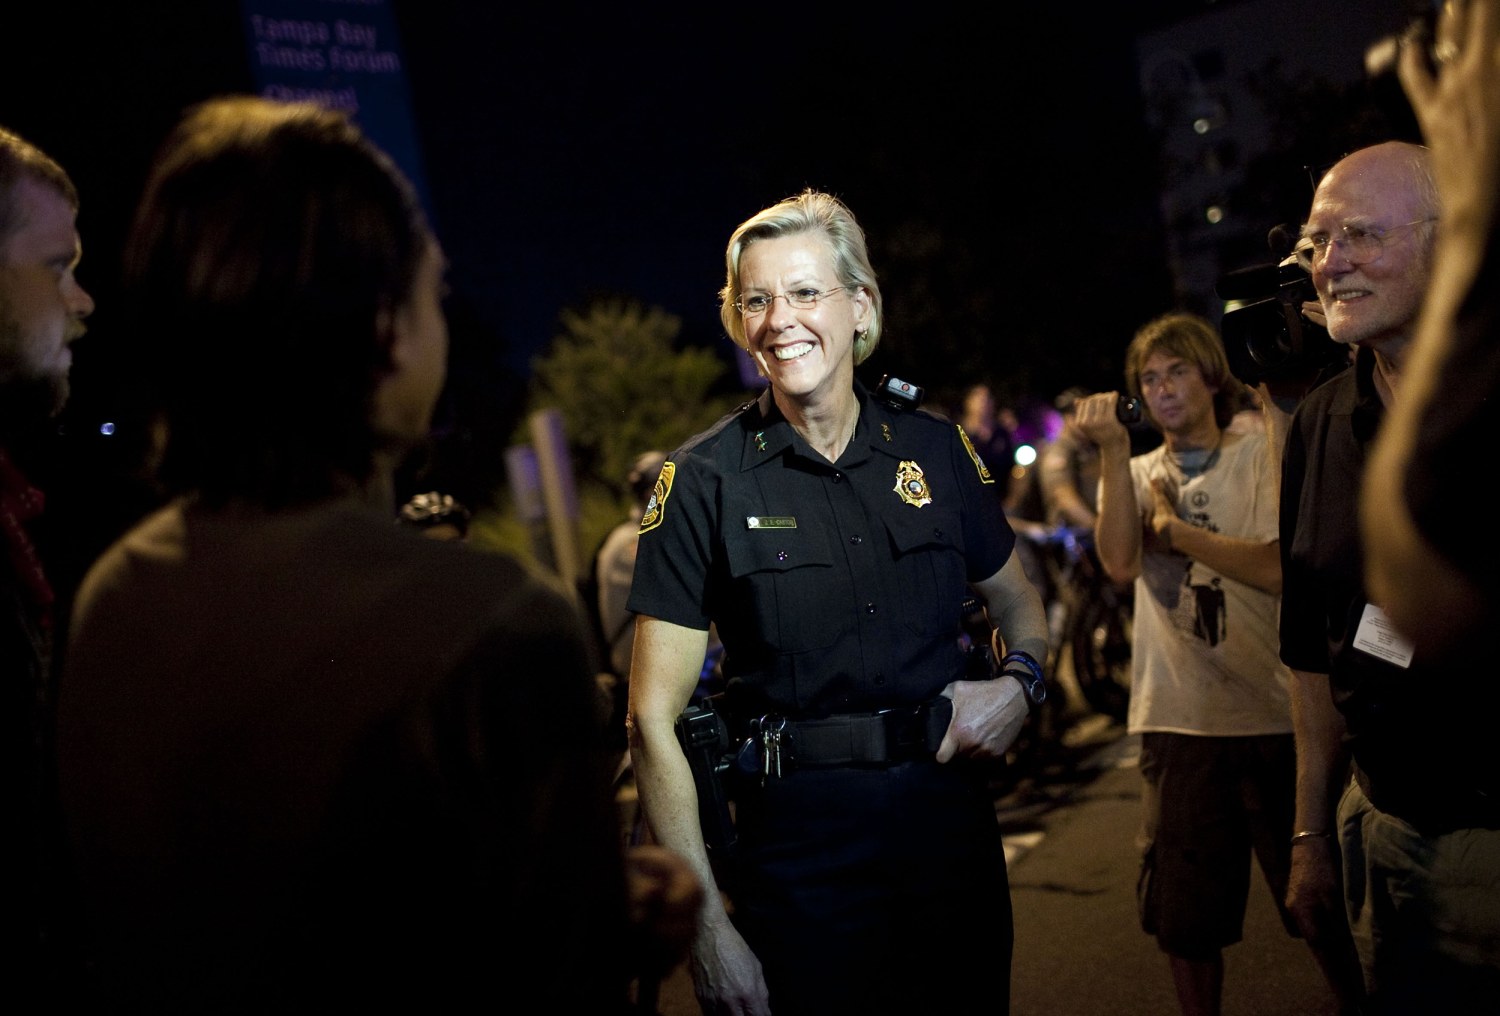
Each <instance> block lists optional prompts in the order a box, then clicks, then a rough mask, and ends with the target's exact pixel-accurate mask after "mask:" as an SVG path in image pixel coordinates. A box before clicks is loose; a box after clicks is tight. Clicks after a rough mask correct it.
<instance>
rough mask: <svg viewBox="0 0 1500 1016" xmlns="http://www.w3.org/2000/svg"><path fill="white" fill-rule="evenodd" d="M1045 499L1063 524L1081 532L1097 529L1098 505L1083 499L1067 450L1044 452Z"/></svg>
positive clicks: (1051, 447) (1057, 447)
mask: <svg viewBox="0 0 1500 1016" xmlns="http://www.w3.org/2000/svg"><path fill="white" fill-rule="evenodd" d="M1039 475H1040V476H1041V480H1042V500H1043V501H1045V502H1048V503H1050V504H1051V505H1052V506H1053V507H1054V508H1056V509H1057V513H1058V515H1059V516H1060V517H1061V521H1062V522H1063V523H1065V524H1066V525H1070V526H1076V527H1077V528H1079V529H1087V530H1088V531H1090V532H1093V529H1094V522H1095V516H1094V506H1093V505H1091V504H1089V503H1088V502H1087V501H1085V500H1084V499H1083V494H1082V493H1081V492H1080V491H1079V490H1078V484H1077V483H1075V482H1074V480H1073V468H1072V464H1071V463H1070V462H1069V459H1068V452H1067V449H1066V447H1064V446H1061V445H1058V444H1052V445H1049V446H1048V448H1047V450H1046V451H1044V452H1043V453H1042V463H1041V470H1040V474H1039Z"/></svg>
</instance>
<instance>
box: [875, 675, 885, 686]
mask: <svg viewBox="0 0 1500 1016" xmlns="http://www.w3.org/2000/svg"><path fill="white" fill-rule="evenodd" d="M875 683H876V684H885V675H884V674H876V675H875Z"/></svg>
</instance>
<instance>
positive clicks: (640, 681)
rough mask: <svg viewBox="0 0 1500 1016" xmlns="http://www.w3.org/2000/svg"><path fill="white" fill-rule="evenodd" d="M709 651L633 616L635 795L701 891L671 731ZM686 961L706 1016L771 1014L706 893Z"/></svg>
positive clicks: (698, 852)
mask: <svg viewBox="0 0 1500 1016" xmlns="http://www.w3.org/2000/svg"><path fill="white" fill-rule="evenodd" d="M707 649H708V632H706V631H699V630H697V629H696V628H684V627H682V626H681V625H675V624H671V623H669V622H667V621H663V620H660V619H658V618H654V617H648V616H644V615H642V616H641V617H639V618H638V619H637V620H636V633H635V649H634V653H633V655H632V657H631V664H630V711H629V716H628V718H627V721H626V723H627V729H628V730H629V734H630V755H631V764H632V766H633V767H634V769H635V780H636V788H637V790H638V792H639V793H640V799H641V808H642V810H643V811H644V812H645V815H646V820H647V822H648V823H650V826H651V833H652V835H653V836H654V837H655V839H656V841H657V842H658V843H660V844H661V845H662V846H664V847H667V848H669V849H671V850H674V851H676V852H677V853H678V854H680V855H681V856H682V857H683V858H685V859H686V860H687V862H688V864H689V866H690V867H691V868H692V869H693V873H694V874H695V875H697V877H698V879H699V880H700V881H701V882H702V883H703V885H704V886H705V887H714V886H716V885H717V883H716V881H715V879H714V874H713V869H712V866H711V865H710V864H709V860H708V849H707V847H705V846H704V842H703V830H702V827H701V826H700V825H699V822H698V793H697V789H696V787H695V786H694V785H693V775H692V771H691V770H690V769H689V768H688V762H687V757H686V756H685V755H683V753H682V747H681V745H680V744H678V742H677V735H676V732H675V729H674V725H675V723H676V721H677V717H678V715H679V714H680V713H681V712H682V710H683V709H684V708H685V707H686V706H687V704H688V702H689V700H690V699H691V698H692V694H693V689H694V688H696V687H697V684H698V673H699V668H700V667H701V666H702V664H703V657H704V654H705V652H706V651H707ZM691 954H692V960H693V963H692V974H693V986H694V989H695V990H696V992H697V994H698V1001H699V1003H700V1005H702V1007H703V1009H704V1011H705V1012H707V1013H716V1012H735V1013H741V1012H743V1013H764V1012H768V1011H769V1009H768V995H767V993H766V986H765V981H764V980H763V979H762V976H761V972H760V962H759V961H758V960H757V959H756V958H755V955H754V954H753V953H752V952H751V951H750V948H749V947H748V946H747V945H746V944H745V941H744V939H743V938H741V937H740V934H739V932H738V931H736V930H735V928H734V926H733V925H732V924H730V922H729V915H728V912H727V911H726V910H725V907H724V900H723V897H722V895H721V894H720V893H719V892H717V891H714V890H713V889H712V888H710V889H709V891H707V892H705V893H704V898H703V906H702V909H701V911H700V913H699V921H698V932H697V935H696V936H695V937H694V940H693V944H692V948H691Z"/></svg>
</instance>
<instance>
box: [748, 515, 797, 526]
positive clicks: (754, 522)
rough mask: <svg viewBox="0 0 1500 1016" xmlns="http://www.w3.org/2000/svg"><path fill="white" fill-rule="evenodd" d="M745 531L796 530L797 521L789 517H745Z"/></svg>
mask: <svg viewBox="0 0 1500 1016" xmlns="http://www.w3.org/2000/svg"><path fill="white" fill-rule="evenodd" d="M745 528H746V529H796V528H797V520H796V519H795V518H794V517H792V516H791V515H747V516H745Z"/></svg>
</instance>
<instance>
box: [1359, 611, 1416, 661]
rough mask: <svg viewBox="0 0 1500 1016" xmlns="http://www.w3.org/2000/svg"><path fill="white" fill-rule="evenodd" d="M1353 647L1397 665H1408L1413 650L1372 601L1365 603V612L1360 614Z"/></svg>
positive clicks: (1383, 612) (1404, 637)
mask: <svg viewBox="0 0 1500 1016" xmlns="http://www.w3.org/2000/svg"><path fill="white" fill-rule="evenodd" d="M1354 648H1355V649H1360V650H1363V651H1364V652H1367V653H1369V654H1370V655H1371V656H1376V657H1379V658H1380V659H1382V660H1385V661H1386V662H1387V663H1394V664H1395V665H1396V666H1398V667H1410V666H1411V657H1412V653H1413V652H1414V651H1415V647H1414V646H1413V645H1412V644H1411V643H1410V642H1408V641H1407V640H1406V636H1404V635H1402V634H1401V633H1400V632H1399V631H1397V630H1396V626H1395V625H1393V624H1391V619H1390V618H1388V617H1386V616H1385V611H1383V610H1381V609H1380V608H1379V607H1377V606H1375V604H1373V603H1367V604H1365V612H1364V613H1363V614H1361V615H1360V618H1359V628H1358V629H1357V630H1356V631H1355V632H1354Z"/></svg>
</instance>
